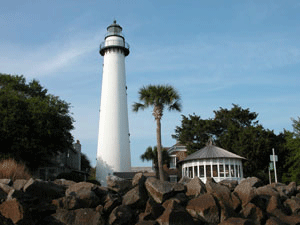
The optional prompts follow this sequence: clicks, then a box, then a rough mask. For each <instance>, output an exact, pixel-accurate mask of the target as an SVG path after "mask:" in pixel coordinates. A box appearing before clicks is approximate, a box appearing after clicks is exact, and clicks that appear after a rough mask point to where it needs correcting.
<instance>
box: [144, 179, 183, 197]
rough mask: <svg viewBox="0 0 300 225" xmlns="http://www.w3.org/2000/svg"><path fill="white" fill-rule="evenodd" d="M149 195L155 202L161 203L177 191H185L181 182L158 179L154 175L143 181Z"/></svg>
mask: <svg viewBox="0 0 300 225" xmlns="http://www.w3.org/2000/svg"><path fill="white" fill-rule="evenodd" d="M145 186H146V189H147V191H148V194H149V196H151V197H152V198H153V199H154V200H155V201H156V202H157V203H163V202H164V201H165V200H166V199H168V198H170V197H172V196H174V195H175V194H176V193H178V192H185V191H186V189H185V187H184V185H183V184H179V183H170V182H168V181H160V180H158V179H156V178H154V177H149V178H148V179H147V180H146V182H145Z"/></svg>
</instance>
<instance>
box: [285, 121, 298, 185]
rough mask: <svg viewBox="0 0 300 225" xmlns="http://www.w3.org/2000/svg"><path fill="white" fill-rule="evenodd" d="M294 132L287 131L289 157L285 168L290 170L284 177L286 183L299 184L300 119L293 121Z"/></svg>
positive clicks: (286, 145) (286, 144)
mask: <svg viewBox="0 0 300 225" xmlns="http://www.w3.org/2000/svg"><path fill="white" fill-rule="evenodd" d="M292 122H293V132H290V131H286V130H285V132H284V134H285V140H286V143H285V147H286V149H287V152H288V157H287V159H286V162H285V166H286V167H287V168H288V169H287V170H288V171H286V172H285V173H284V176H283V181H284V182H291V181H295V182H297V181H298V183H299V180H300V117H298V119H297V120H296V119H293V118H292Z"/></svg>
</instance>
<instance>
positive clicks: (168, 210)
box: [156, 200, 195, 225]
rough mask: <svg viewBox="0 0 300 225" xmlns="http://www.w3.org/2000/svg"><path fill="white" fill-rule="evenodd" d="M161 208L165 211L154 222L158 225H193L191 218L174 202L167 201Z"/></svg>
mask: <svg viewBox="0 0 300 225" xmlns="http://www.w3.org/2000/svg"><path fill="white" fill-rule="evenodd" d="M163 206H164V207H165V211H164V212H163V214H162V215H161V216H160V217H159V218H157V220H156V221H157V222H158V223H159V224H160V225H169V224H176V225H181V224H182V225H194V224H195V222H194V220H193V217H192V216H191V215H190V214H189V213H188V212H187V211H186V210H185V209H184V208H183V207H182V206H180V205H179V204H178V202H177V201H176V200H167V201H165V202H164V204H163Z"/></svg>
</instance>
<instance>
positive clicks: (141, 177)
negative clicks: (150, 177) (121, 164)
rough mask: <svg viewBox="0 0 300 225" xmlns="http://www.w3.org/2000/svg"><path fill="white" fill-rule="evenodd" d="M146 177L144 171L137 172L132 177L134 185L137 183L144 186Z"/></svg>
mask: <svg viewBox="0 0 300 225" xmlns="http://www.w3.org/2000/svg"><path fill="white" fill-rule="evenodd" d="M146 179H147V178H146V177H145V176H144V175H143V173H137V174H135V175H134V177H133V179H132V183H131V184H132V187H135V186H137V185H139V186H143V185H144V184H145V181H146Z"/></svg>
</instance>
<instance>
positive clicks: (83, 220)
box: [52, 209, 105, 225]
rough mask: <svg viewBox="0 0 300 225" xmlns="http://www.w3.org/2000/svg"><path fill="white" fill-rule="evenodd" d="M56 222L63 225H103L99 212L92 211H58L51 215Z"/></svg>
mask: <svg viewBox="0 0 300 225" xmlns="http://www.w3.org/2000/svg"><path fill="white" fill-rule="evenodd" d="M52 217H54V218H55V219H56V220H58V221H60V222H62V223H63V224H65V225H83V224H89V225H104V224H105V222H104V219H103V218H102V217H101V215H100V213H99V212H96V211H95V210H94V209H76V210H70V211H69V210H66V209H59V210H57V211H56V213H55V214H53V215H52Z"/></svg>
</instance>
